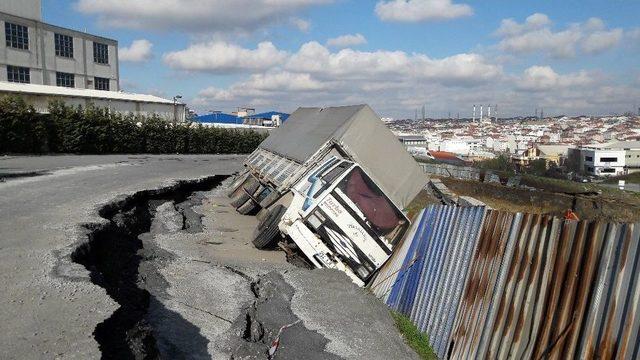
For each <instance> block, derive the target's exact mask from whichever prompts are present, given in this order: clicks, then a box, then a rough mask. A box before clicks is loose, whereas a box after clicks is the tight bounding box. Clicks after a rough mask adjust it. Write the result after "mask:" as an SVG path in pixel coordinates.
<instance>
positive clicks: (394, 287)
mask: <svg viewBox="0 0 640 360" xmlns="http://www.w3.org/2000/svg"><path fill="white" fill-rule="evenodd" d="M639 242H640V224H613V223H603V222H589V221H579V222H578V221H569V220H564V219H561V218H555V217H550V216H545V215H532V214H521V213H518V214H513V213H507V212H502V211H495V210H485V209H484V208H483V207H454V206H441V205H434V206H430V207H428V208H426V209H424V210H423V211H422V212H421V213H420V214H419V216H418V217H417V218H416V221H414V225H413V226H412V229H411V231H410V233H409V235H408V236H407V237H406V239H405V241H404V242H403V243H402V244H401V246H400V247H399V248H398V250H397V251H396V252H395V253H394V256H393V257H392V258H391V259H390V261H389V262H388V263H387V264H386V265H385V267H384V268H383V269H381V271H380V273H379V274H378V276H377V277H376V279H375V281H374V282H373V284H372V285H371V289H372V291H373V292H374V293H375V294H376V295H377V296H378V297H380V298H382V299H383V300H384V301H385V302H386V303H387V304H388V305H389V306H390V307H392V308H393V309H394V310H396V311H399V312H401V313H403V314H406V315H407V316H409V317H410V318H411V320H412V321H413V322H414V323H415V324H416V325H417V326H418V328H419V329H420V330H421V331H423V332H426V333H427V334H428V335H429V339H430V341H431V345H432V347H433V349H434V351H435V352H436V354H437V355H438V356H439V357H440V358H454V359H486V358H489V359H494V358H495V359H506V358H516V359H540V358H556V359H570V358H574V359H590V358H603V359H613V358H621V359H622V358H624V359H634V358H638V356H639V354H638V351H640V349H639V348H640V335H639V327H640V313H638V310H639V309H638V306H639V303H640V288H639V283H640V279H639V277H638V272H639V270H640V268H639V259H640V249H639V247H638V243H639Z"/></svg>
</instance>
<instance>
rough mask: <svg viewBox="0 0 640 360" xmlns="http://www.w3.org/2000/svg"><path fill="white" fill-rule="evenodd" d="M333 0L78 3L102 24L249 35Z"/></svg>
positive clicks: (103, 0)
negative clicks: (237, 32)
mask: <svg viewBox="0 0 640 360" xmlns="http://www.w3.org/2000/svg"><path fill="white" fill-rule="evenodd" d="M330 2H332V0H233V1H229V0H160V1H158V0H135V1H131V0H77V2H76V5H75V7H76V9H77V10H79V11H80V12H82V13H84V14H91V15H97V16H98V19H99V20H100V22H101V23H102V24H103V25H106V26H112V27H123V28H133V29H156V30H167V31H174V30H175V29H179V30H185V31H188V32H197V33H202V32H212V31H213V32H233V31H246V32H252V31H255V30H256V29H259V28H260V27H262V26H265V25H269V24H273V23H281V22H282V21H283V20H287V19H289V18H290V17H291V16H292V15H294V14H295V13H297V12H298V11H300V10H303V9H305V8H308V7H310V6H314V5H321V4H327V3H330Z"/></svg>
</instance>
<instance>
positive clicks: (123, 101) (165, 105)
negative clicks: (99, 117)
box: [0, 82, 186, 122]
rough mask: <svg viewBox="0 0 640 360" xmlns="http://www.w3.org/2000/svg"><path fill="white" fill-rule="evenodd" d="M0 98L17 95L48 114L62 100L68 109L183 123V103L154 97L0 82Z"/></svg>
mask: <svg viewBox="0 0 640 360" xmlns="http://www.w3.org/2000/svg"><path fill="white" fill-rule="evenodd" d="M0 95H19V96H20V97H22V98H23V99H24V100H25V101H26V102H27V103H28V104H29V105H31V106H33V107H34V108H35V109H36V111H38V112H40V113H46V112H48V107H49V103H50V102H51V101H52V100H61V101H63V102H64V103H65V104H67V105H70V106H78V105H80V106H83V107H86V106H88V105H90V104H91V105H93V106H96V107H101V108H108V109H109V110H111V111H114V112H118V113H122V114H126V113H132V114H136V115H143V116H150V115H153V114H156V115H158V116H159V117H161V118H163V119H165V120H169V121H178V122H181V121H184V120H185V109H186V108H185V105H184V104H182V103H179V102H176V101H173V100H167V99H163V98H160V97H157V96H153V95H145V94H130V93H124V92H118V91H101V90H91V89H77V88H60V87H56V86H47V85H35V84H17V83H9V82H0Z"/></svg>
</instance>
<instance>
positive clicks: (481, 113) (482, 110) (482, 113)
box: [480, 105, 484, 121]
mask: <svg viewBox="0 0 640 360" xmlns="http://www.w3.org/2000/svg"><path fill="white" fill-rule="evenodd" d="M483 115H484V108H483V107H482V105H480V121H482V116H483Z"/></svg>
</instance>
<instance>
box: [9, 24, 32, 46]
mask: <svg viewBox="0 0 640 360" xmlns="http://www.w3.org/2000/svg"><path fill="white" fill-rule="evenodd" d="M4 34H5V38H6V39H7V46H8V47H12V48H14V49H22V50H29V28H28V27H26V26H22V25H17V24H11V23H8V22H5V23H4Z"/></svg>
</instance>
